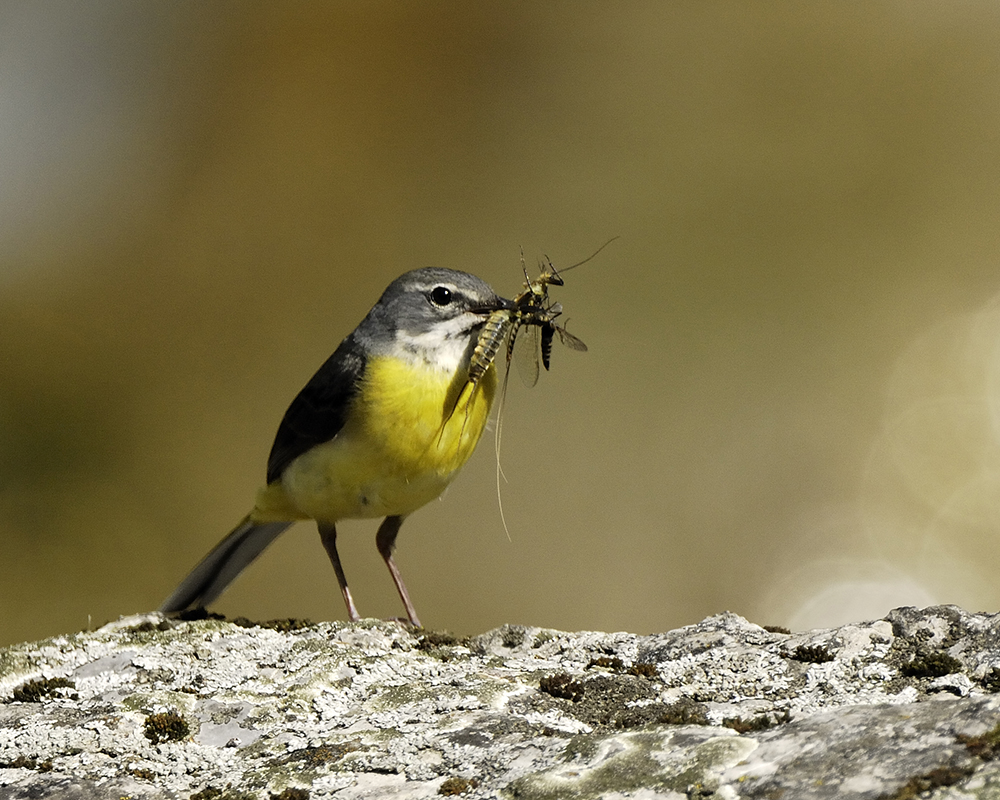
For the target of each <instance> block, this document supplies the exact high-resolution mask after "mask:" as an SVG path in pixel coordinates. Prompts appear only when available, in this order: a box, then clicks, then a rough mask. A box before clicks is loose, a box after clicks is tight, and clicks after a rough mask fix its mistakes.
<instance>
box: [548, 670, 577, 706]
mask: <svg viewBox="0 0 1000 800" xmlns="http://www.w3.org/2000/svg"><path fill="white" fill-rule="evenodd" d="M538 689H539V691H542V692H545V694H548V695H551V696H552V697H558V698H560V699H562V700H572V701H573V702H574V703H575V702H577V701H578V700H580V699H581V698H582V697H583V692H584V688H583V683H581V682H580V681H577V680H573V678H572V676H570V675H568V674H567V673H565V672H557V673H555V674H554V675H546V676H545V677H544V678H542V679H541V680H540V681H539V682H538Z"/></svg>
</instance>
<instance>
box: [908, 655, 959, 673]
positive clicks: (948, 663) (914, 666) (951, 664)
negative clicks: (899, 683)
mask: <svg viewBox="0 0 1000 800" xmlns="http://www.w3.org/2000/svg"><path fill="white" fill-rule="evenodd" d="M962 671H963V669H962V662H961V661H959V660H958V659H957V658H955V657H954V656H950V655H948V654H947V653H944V652H941V651H938V652H935V653H929V654H928V655H925V656H917V657H916V658H914V659H913V661H911V662H910V663H909V664H904V665H903V666H902V668H901V669H900V672H901V673H902V674H903V675H905V676H906V677H908V678H941V677H943V676H945V675H954V674H955V673H956V672H962Z"/></svg>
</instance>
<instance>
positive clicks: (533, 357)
mask: <svg viewBox="0 0 1000 800" xmlns="http://www.w3.org/2000/svg"><path fill="white" fill-rule="evenodd" d="M510 335H511V337H512V338H511V343H510V346H509V349H510V350H512V351H513V359H514V363H515V364H516V365H517V374H518V376H520V378H521V383H523V384H524V385H525V386H527V387H528V388H529V389H530V388H531V387H532V386H534V385H535V384H536V383H538V373H539V369H538V362H539V360H540V355H541V351H542V346H541V336H540V334H539V330H538V325H518V326H516V327H515V328H514V330H513V331H511V334H510ZM508 358H510V355H509V354H508Z"/></svg>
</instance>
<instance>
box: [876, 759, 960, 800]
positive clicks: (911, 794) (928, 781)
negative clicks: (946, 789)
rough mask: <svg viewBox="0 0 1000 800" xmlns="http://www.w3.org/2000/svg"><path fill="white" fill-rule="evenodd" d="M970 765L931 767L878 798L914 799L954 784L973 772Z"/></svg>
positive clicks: (892, 799)
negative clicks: (928, 770) (890, 792)
mask: <svg viewBox="0 0 1000 800" xmlns="http://www.w3.org/2000/svg"><path fill="white" fill-rule="evenodd" d="M973 771H974V770H973V768H972V767H970V766H960V767H955V766H943V767H938V768H936V769H932V770H931V771H930V772H927V773H925V774H923V775H917V776H915V777H913V778H910V780H908V781H907V782H906V783H904V784H903V785H902V786H900V787H899V789H897V790H896V791H895V792H893V793H892V794H886V795H882V797H881V798H879V800H916V798H918V797H919V796H920V795H921V794H923V793H924V792H929V791H930V790H931V789H938V788H941V787H943V786H954V785H955V784H956V783H958V782H959V781H960V780H963V779H964V778H967V777H969V776H970V775H971V774H972V773H973Z"/></svg>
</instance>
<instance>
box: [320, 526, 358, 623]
mask: <svg viewBox="0 0 1000 800" xmlns="http://www.w3.org/2000/svg"><path fill="white" fill-rule="evenodd" d="M316 525H317V527H318V528H319V538H320V539H321V540H322V542H323V547H324V548H326V554H327V555H328V556H330V563H331V564H333V571H334V572H335V573H337V583H339V584H340V593H341V594H342V595H343V596H344V603H345V605H346V606H347V618H348V619H349V620H350V621H351V622H357V621H358V620H359V619H361V616H360V615H359V614H358V609H357V608H356V607H355V605H354V599H353V598H352V597H351V590H350V589H348V588H347V578H346V577H344V568H343V567H342V566H340V554H339V553H337V527H336V526H335V525H333V524H326V523H323V522H317V523H316Z"/></svg>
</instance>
